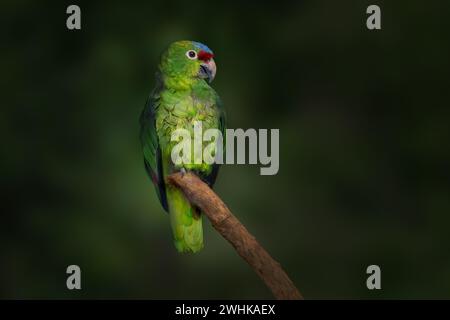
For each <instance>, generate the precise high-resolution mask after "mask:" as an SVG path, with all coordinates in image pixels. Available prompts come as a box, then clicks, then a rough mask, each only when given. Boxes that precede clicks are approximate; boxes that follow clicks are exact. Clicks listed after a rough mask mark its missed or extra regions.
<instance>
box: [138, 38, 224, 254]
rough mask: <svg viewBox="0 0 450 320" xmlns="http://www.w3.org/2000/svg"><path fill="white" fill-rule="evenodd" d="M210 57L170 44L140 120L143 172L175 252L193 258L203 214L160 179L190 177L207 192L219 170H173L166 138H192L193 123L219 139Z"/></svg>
mask: <svg viewBox="0 0 450 320" xmlns="http://www.w3.org/2000/svg"><path fill="white" fill-rule="evenodd" d="M213 57H214V54H213V52H212V51H211V50H210V49H209V48H208V47H207V46H206V45H204V44H201V43H199V42H194V41H177V42H174V43H172V44H171V45H170V46H169V47H168V48H167V49H166V51H165V52H164V53H163V54H162V56H161V61H160V63H159V66H158V71H157V72H156V85H155V87H154V89H153V91H152V93H151V94H150V96H149V98H148V100H147V103H146V105H145V108H144V110H143V111H142V114H141V117H140V124H141V133H140V139H141V143H142V149H143V153H144V164H145V168H146V171H147V173H148V175H149V176H150V178H151V180H152V182H153V184H154V185H155V189H156V193H157V195H158V198H159V200H160V202H161V205H162V206H163V208H164V210H165V211H167V212H168V214H169V219H170V224H171V228H172V234H173V240H174V244H175V247H176V249H177V250H178V251H179V252H198V251H199V250H201V249H202V248H203V228H202V214H201V212H200V210H199V208H197V207H195V206H192V205H191V204H190V203H189V201H188V200H187V199H186V197H185V196H184V194H183V193H182V192H181V191H180V190H178V189H176V188H175V187H173V186H171V185H169V184H167V183H166V179H165V178H166V177H167V176H168V175H170V174H172V173H174V172H182V173H185V172H186V171H190V172H193V173H195V174H197V175H198V176H199V177H200V178H201V179H202V180H203V181H205V182H206V183H207V184H208V185H209V186H211V187H212V186H213V184H214V182H215V180H216V177H217V174H218V170H219V165H218V164H217V163H214V164H207V163H205V162H204V161H203V160H202V162H201V163H197V164H196V163H184V164H179V165H175V164H174V162H173V161H172V158H171V152H172V148H173V147H174V146H175V145H176V144H177V141H171V136H172V133H173V131H174V130H177V129H186V130H188V131H189V132H190V133H191V136H193V132H194V122H196V121H201V123H202V129H203V130H207V129H218V130H220V131H221V132H222V134H223V133H224V131H225V113H224V110H223V107H222V105H221V102H220V98H219V96H218V95H217V93H216V91H214V89H213V88H212V87H211V86H210V85H209V83H211V81H212V80H213V79H214V77H215V74H216V64H215V62H214V59H213ZM192 140H194V139H192ZM209 143H210V142H209ZM202 144H203V145H202V147H204V146H205V145H206V143H205V142H202ZM192 159H193V158H192ZM192 162H194V161H192Z"/></svg>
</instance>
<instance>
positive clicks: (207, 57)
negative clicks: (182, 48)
mask: <svg viewBox="0 0 450 320" xmlns="http://www.w3.org/2000/svg"><path fill="white" fill-rule="evenodd" d="M198 58H199V60H201V61H202V64H201V65H200V70H199V71H198V76H199V77H200V78H202V79H207V80H208V82H209V83H211V82H212V81H213V80H214V77H215V76H216V63H215V62H214V59H213V55H212V54H210V53H206V52H204V51H200V52H199V55H198Z"/></svg>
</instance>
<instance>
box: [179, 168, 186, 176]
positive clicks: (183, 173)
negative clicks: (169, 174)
mask: <svg viewBox="0 0 450 320" xmlns="http://www.w3.org/2000/svg"><path fill="white" fill-rule="evenodd" d="M180 173H181V177H184V175H185V174H186V169H185V168H181V169H180Z"/></svg>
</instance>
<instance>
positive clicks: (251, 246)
mask: <svg viewBox="0 0 450 320" xmlns="http://www.w3.org/2000/svg"><path fill="white" fill-rule="evenodd" d="M167 181H168V182H169V183H171V184H172V185H174V186H176V187H177V188H179V189H181V190H182V191H183V193H184V194H185V195H186V197H187V198H188V199H189V201H190V202H191V203H192V204H194V205H196V206H198V207H199V208H200V209H201V210H202V212H203V213H204V214H205V215H206V216H207V217H208V218H209V220H211V223H212V225H213V227H214V228H215V229H216V230H217V231H218V232H219V233H220V234H221V235H222V236H223V237H224V238H225V239H227V240H228V242H230V243H231V245H232V246H233V247H234V248H235V249H236V251H237V253H238V254H239V255H240V256H241V257H242V258H243V259H244V260H245V261H247V263H248V264H249V265H250V266H251V267H252V268H253V270H255V272H256V273H257V274H258V275H259V276H260V278H261V279H262V280H263V281H264V283H265V284H266V285H267V286H268V287H269V289H270V290H271V291H272V294H273V295H274V297H275V298H276V299H280V300H299V299H303V297H302V296H301V294H300V292H299V291H298V290H297V288H296V287H295V285H294V284H293V283H292V281H291V279H289V277H288V275H287V274H286V272H284V270H283V269H282V268H281V266H280V264H279V263H278V262H276V261H275V260H274V259H273V258H272V257H271V256H270V255H269V254H268V253H267V251H266V250H264V248H263V247H261V245H260V244H259V243H258V242H257V241H256V239H255V238H254V237H253V236H252V235H251V234H250V233H249V232H248V231H247V229H246V228H245V227H244V226H243V225H242V224H241V223H240V222H239V220H238V219H237V218H236V217H235V216H234V215H233V214H232V213H231V211H230V210H229V209H228V208H227V206H226V205H225V203H223V201H222V200H221V199H220V198H219V197H218V196H217V195H216V194H215V193H214V191H212V190H211V188H209V186H208V185H207V184H206V183H204V182H203V181H202V180H200V178H198V177H197V176H196V175H194V174H192V173H186V174H184V175H182V174H181V173H174V174H172V175H170V176H169V177H168V178H167Z"/></svg>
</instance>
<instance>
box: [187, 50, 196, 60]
mask: <svg viewBox="0 0 450 320" xmlns="http://www.w3.org/2000/svg"><path fill="white" fill-rule="evenodd" d="M186 57H188V58H189V59H191V60H194V59H197V52H195V51H194V50H189V51H187V52H186Z"/></svg>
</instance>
